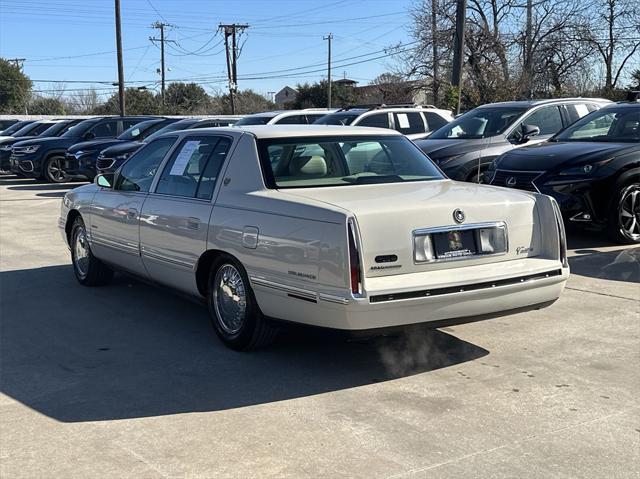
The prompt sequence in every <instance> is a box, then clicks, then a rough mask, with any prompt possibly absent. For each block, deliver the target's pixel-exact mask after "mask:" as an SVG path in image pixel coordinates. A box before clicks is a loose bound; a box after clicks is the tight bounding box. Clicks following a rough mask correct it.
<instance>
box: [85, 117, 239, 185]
mask: <svg viewBox="0 0 640 479" xmlns="http://www.w3.org/2000/svg"><path fill="white" fill-rule="evenodd" d="M234 121H235V120H234V119H233V118H228V117H219V118H218V117H212V118H185V119H183V120H179V121H176V122H174V123H171V124H169V125H167V126H165V127H164V128H161V129H160V130H158V131H156V132H155V133H153V134H151V135H149V136H148V137H146V138H145V139H144V140H142V141H130V142H126V143H120V144H117V145H113V146H110V147H108V148H105V149H104V150H102V151H101V152H100V154H99V155H98V159H97V161H96V170H97V171H98V173H113V172H115V171H116V170H117V169H118V168H120V166H122V164H123V163H124V162H125V161H127V159H128V158H129V157H130V156H131V155H133V154H134V153H135V152H136V151H138V150H139V149H140V148H142V147H143V146H144V145H145V144H147V143H149V142H150V141H152V140H154V139H156V138H157V137H158V136H160V135H162V134H164V133H167V132H170V131H180V130H189V129H192V128H212V127H220V126H231V125H232V124H233V123H234Z"/></svg>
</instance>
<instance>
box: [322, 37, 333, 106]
mask: <svg viewBox="0 0 640 479" xmlns="http://www.w3.org/2000/svg"><path fill="white" fill-rule="evenodd" d="M322 39H323V40H327V41H328V42H329V50H328V55H327V108H331V40H333V33H329V35H327V36H326V37H322Z"/></svg>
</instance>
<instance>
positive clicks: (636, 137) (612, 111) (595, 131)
mask: <svg viewBox="0 0 640 479" xmlns="http://www.w3.org/2000/svg"><path fill="white" fill-rule="evenodd" d="M554 140H556V141H609V142H617V141H624V142H638V141H640V107H637V108H634V107H628V108H603V109H601V110H598V111H594V112H593V113H589V114H588V115H587V116H585V117H584V118H582V119H580V120H578V121H577V122H576V123H574V124H573V125H571V126H570V127H569V128H567V129H566V130H564V131H563V132H562V133H560V134H559V135H557V136H555V137H554Z"/></svg>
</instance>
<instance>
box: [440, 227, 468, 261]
mask: <svg viewBox="0 0 640 479" xmlns="http://www.w3.org/2000/svg"><path fill="white" fill-rule="evenodd" d="M432 239H433V246H434V249H435V253H436V258H437V259H451V258H460V257H464V256H473V255H475V254H477V253H478V248H477V245H476V235H475V231H474V230H453V231H446V232H444V233H434V234H433V235H432Z"/></svg>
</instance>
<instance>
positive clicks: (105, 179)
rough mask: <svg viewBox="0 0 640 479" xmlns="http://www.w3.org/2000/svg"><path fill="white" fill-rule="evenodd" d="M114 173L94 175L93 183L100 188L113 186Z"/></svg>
mask: <svg viewBox="0 0 640 479" xmlns="http://www.w3.org/2000/svg"><path fill="white" fill-rule="evenodd" d="M114 176H115V174H114V173H101V174H99V175H98V176H96V179H95V184H96V185H98V186H99V187H101V188H113V179H114Z"/></svg>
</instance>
